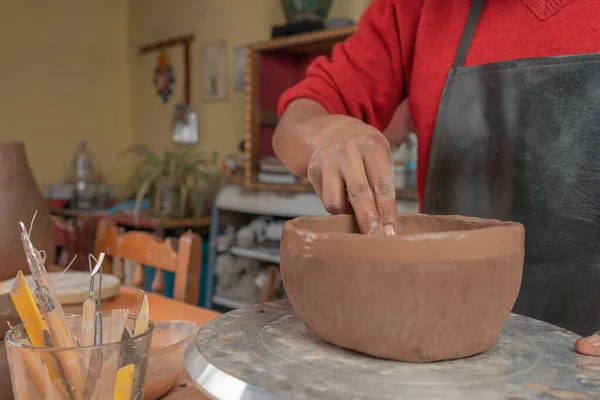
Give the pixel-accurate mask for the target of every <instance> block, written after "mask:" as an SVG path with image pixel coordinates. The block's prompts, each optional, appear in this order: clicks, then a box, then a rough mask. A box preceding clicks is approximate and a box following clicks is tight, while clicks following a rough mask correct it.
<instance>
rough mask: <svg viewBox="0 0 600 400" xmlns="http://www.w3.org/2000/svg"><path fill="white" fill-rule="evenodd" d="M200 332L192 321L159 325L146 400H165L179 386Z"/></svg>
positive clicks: (147, 381) (155, 331) (155, 334)
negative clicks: (187, 354) (185, 360)
mask: <svg viewBox="0 0 600 400" xmlns="http://www.w3.org/2000/svg"><path fill="white" fill-rule="evenodd" d="M197 332H198V326H197V325H196V324H195V323H193V322H190V321H156V322H154V333H153V335H152V344H151V347H150V356H149V357H148V368H147V372H146V389H145V391H144V400H155V399H159V398H160V397H162V396H163V395H164V394H165V393H167V392H168V391H169V390H171V388H172V387H173V386H175V385H176V384H177V383H179V378H180V377H181V374H182V372H183V353H184V352H185V349H186V348H187V346H188V345H189V344H190V341H191V340H192V339H193V338H194V336H195V335H196V333H197Z"/></svg>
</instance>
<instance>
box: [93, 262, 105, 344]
mask: <svg viewBox="0 0 600 400" xmlns="http://www.w3.org/2000/svg"><path fill="white" fill-rule="evenodd" d="M90 257H91V258H92V259H93V260H94V261H95V262H96V266H95V267H94V268H93V269H92V272H91V273H90V275H91V278H92V279H94V277H95V276H96V274H98V273H100V274H99V278H98V295H97V297H96V317H95V323H94V345H95V346H100V345H101V344H102V312H101V311H100V302H101V301H102V275H103V270H102V262H103V261H104V253H100V256H99V257H98V259H97V260H96V258H95V257H94V256H93V255H91V254H90Z"/></svg>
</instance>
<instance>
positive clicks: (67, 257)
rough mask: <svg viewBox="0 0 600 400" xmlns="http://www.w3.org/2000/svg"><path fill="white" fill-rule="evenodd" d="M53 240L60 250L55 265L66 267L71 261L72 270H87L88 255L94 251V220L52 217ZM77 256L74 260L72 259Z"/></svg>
mask: <svg viewBox="0 0 600 400" xmlns="http://www.w3.org/2000/svg"><path fill="white" fill-rule="evenodd" d="M51 218H52V222H53V223H54V240H55V241H56V246H58V247H59V248H60V254H59V256H58V258H57V260H56V264H57V265H58V266H61V267H66V266H67V265H69V264H70V263H71V261H73V264H72V265H71V269H72V270H80V271H87V270H88V260H87V259H88V254H89V253H91V252H92V251H93V249H94V233H95V227H96V225H95V223H94V220H92V219H88V218H64V217H59V216H54V215H53V216H52V217H51ZM75 256H77V258H76V259H75V260H73V257H75Z"/></svg>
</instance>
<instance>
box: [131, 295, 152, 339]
mask: <svg viewBox="0 0 600 400" xmlns="http://www.w3.org/2000/svg"><path fill="white" fill-rule="evenodd" d="M139 293H142V294H143V295H142V302H141V304H140V309H139V312H138V313H137V317H136V318H135V324H134V328H133V336H138V335H141V334H142V333H144V332H146V330H147V329H148V320H149V317H150V315H149V309H148V296H147V295H146V294H145V293H144V292H142V291H139V292H138V294H139Z"/></svg>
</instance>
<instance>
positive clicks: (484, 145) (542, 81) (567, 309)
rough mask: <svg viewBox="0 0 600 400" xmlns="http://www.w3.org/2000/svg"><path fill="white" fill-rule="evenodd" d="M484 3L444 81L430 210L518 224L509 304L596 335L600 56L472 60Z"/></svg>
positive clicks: (472, 16)
mask: <svg viewBox="0 0 600 400" xmlns="http://www.w3.org/2000/svg"><path fill="white" fill-rule="evenodd" d="M483 4H484V0H474V1H473V5H472V6H471V11H470V13H469V17H468V19H467V22H466V25H465V29H464V32H463V34H462V37H461V39H460V44H459V46H458V50H457V53H456V57H455V61H454V64H453V66H452V69H451V71H450V73H449V75H448V80H447V82H446V87H445V88H444V93H443V97H442V100H441V104H440V108H439V112H438V116H437V122H436V126H435V130H434V136H433V141H432V146H431V153H430V157H429V164H428V172H427V181H426V185H425V196H424V198H423V212H425V213H428V214H461V215H468V216H476V217H481V218H497V219H503V220H514V221H519V222H521V223H522V224H523V225H524V226H525V232H526V233H525V236H526V248H525V266H524V270H523V282H522V285H521V292H520V294H519V298H518V300H517V303H516V305H515V307H514V310H513V311H514V312H515V313H519V314H523V315H527V316H530V317H533V318H536V319H540V320H543V321H547V322H550V323H552V324H555V325H558V326H560V327H563V328H566V329H569V330H571V331H573V332H575V333H578V334H580V335H587V334H591V333H593V332H594V331H595V330H597V329H600V54H585V55H576V56H560V57H545V58H534V59H524V60H513V61H506V62H499V63H493V64H487V65H479V66H472V67H465V66H464V61H465V58H466V55H467V52H468V50H469V46H470V44H471V39H472V37H473V33H474V31H475V27H476V25H477V21H478V19H479V15H480V14H481V10H482V8H483ZM573 29H577V27H576V26H574V27H573Z"/></svg>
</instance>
